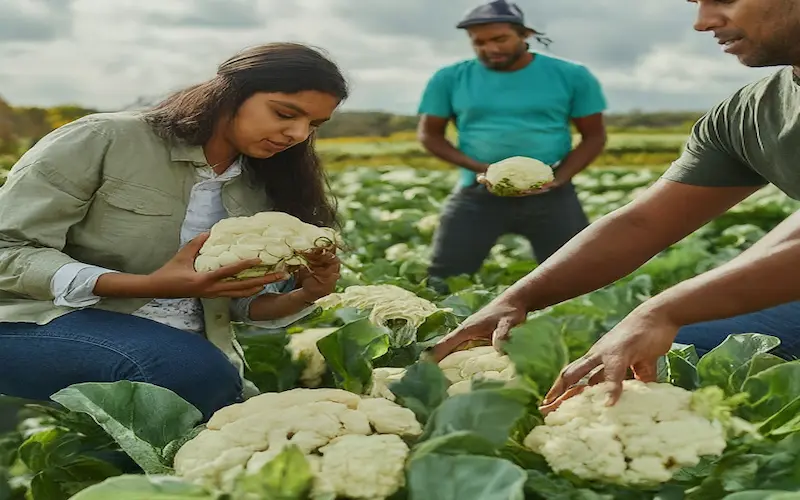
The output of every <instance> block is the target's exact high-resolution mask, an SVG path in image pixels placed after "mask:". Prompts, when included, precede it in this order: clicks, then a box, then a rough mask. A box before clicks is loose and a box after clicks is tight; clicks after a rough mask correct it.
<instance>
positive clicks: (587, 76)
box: [570, 66, 608, 118]
mask: <svg viewBox="0 0 800 500" xmlns="http://www.w3.org/2000/svg"><path fill="white" fill-rule="evenodd" d="M574 78H575V80H574V82H575V87H574V89H575V90H574V94H573V97H572V109H571V110H570V117H572V118H583V117H584V116H589V115H595V114H597V113H602V112H603V111H605V110H606V108H607V106H608V103H607V101H606V96H605V93H604V92H603V87H602V85H600V81H599V80H598V79H597V77H595V76H594V74H592V72H591V71H589V69H588V68H586V67H585V66H576V72H575V76H574Z"/></svg>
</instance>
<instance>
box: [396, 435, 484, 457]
mask: <svg viewBox="0 0 800 500" xmlns="http://www.w3.org/2000/svg"><path fill="white" fill-rule="evenodd" d="M431 453H435V454H440V455H485V456H495V455H496V454H497V446H495V445H494V444H493V443H491V442H489V441H487V440H486V439H485V438H483V437H481V436H479V435H478V434H476V433H474V432H472V431H456V432H452V433H450V434H445V435H443V436H439V437H436V438H433V439H429V440H427V441H423V442H421V443H419V444H417V445H416V446H415V447H414V449H413V451H412V454H411V460H418V459H420V458H422V457H424V456H426V455H428V454H431Z"/></svg>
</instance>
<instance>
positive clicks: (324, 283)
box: [297, 250, 341, 301]
mask: <svg viewBox="0 0 800 500" xmlns="http://www.w3.org/2000/svg"><path fill="white" fill-rule="evenodd" d="M305 257H306V260H307V262H308V269H306V268H302V269H300V270H299V271H298V272H297V283H298V285H299V286H298V288H300V289H302V290H303V292H304V295H305V296H307V297H308V299H309V300H311V301H314V300H317V299H319V298H322V297H325V296H326V295H330V294H331V293H333V292H334V290H335V289H336V283H337V282H338V281H339V278H340V274H339V271H340V269H341V263H340V261H339V257H337V256H336V254H335V253H333V252H331V251H328V250H315V251H313V252H309V253H308V254H306V255H305Z"/></svg>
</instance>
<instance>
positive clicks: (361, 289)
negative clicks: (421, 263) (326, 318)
mask: <svg viewBox="0 0 800 500" xmlns="http://www.w3.org/2000/svg"><path fill="white" fill-rule="evenodd" d="M316 304H317V305H318V306H320V307H322V308H323V309H330V308H334V307H349V308H353V309H358V310H361V311H369V312H370V313H369V321H370V322H371V323H373V324H375V325H379V326H384V327H387V328H389V329H391V330H393V331H394V333H395V335H394V337H392V339H391V343H392V347H403V346H405V345H408V344H409V343H411V342H412V341H413V340H414V338H415V335H416V332H417V329H418V328H419V327H420V326H422V324H423V323H425V320H426V319H427V318H428V316H430V315H432V314H433V313H435V312H437V311H440V310H442V311H449V309H440V308H439V307H437V306H436V304H434V303H433V302H431V301H429V300H425V299H423V298H422V297H418V296H417V295H416V294H414V293H413V292H410V291H408V290H406V289H404V288H400V287H399V286H395V285H352V286H349V287H347V288H346V289H345V290H344V291H343V292H341V293H332V294H330V295H326V296H325V297H322V298H321V299H319V300H317V302H316Z"/></svg>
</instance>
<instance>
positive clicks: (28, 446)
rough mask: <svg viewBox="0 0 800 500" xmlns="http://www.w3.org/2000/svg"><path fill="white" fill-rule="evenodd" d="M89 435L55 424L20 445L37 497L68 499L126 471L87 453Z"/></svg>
mask: <svg viewBox="0 0 800 500" xmlns="http://www.w3.org/2000/svg"><path fill="white" fill-rule="evenodd" d="M89 450H90V448H88V447H86V446H85V438H84V437H83V436H81V435H80V434H77V433H75V432H71V431H70V430H68V429H64V428H61V427H54V428H51V429H47V430H44V431H41V432H37V433H35V434H33V435H31V436H30V437H29V438H28V439H26V440H25V442H24V443H22V445H21V446H20V448H19V457H20V460H21V461H22V463H24V464H25V466H26V467H27V468H28V470H29V471H30V472H31V473H32V474H33V477H32V478H31V486H30V489H31V492H32V494H33V496H34V498H47V499H52V500H62V499H64V500H66V499H68V498H69V497H70V496H71V495H73V494H74V493H77V492H78V491H80V490H82V489H84V488H86V487H87V486H90V485H92V484H94V483H97V482H100V481H102V480H104V479H106V478H108V477H112V476H117V475H119V474H121V473H122V472H121V471H120V470H118V469H117V468H116V467H114V466H113V465H111V464H110V463H108V462H105V461H103V460H98V459H97V458H94V457H90V456H85V455H84V454H83V453H84V452H85V451H89Z"/></svg>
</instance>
